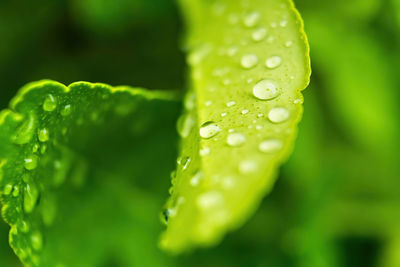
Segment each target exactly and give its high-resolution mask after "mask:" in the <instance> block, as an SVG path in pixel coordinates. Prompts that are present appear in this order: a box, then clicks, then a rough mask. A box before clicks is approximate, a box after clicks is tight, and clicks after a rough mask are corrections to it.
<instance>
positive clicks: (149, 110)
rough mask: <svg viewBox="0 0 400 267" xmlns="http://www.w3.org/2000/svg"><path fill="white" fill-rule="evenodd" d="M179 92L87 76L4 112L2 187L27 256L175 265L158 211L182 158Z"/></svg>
mask: <svg viewBox="0 0 400 267" xmlns="http://www.w3.org/2000/svg"><path fill="white" fill-rule="evenodd" d="M178 99H179V97H178V95H177V94H175V93H171V92H158V91H146V90H143V89H139V88H129V87H111V86H108V85H104V84H91V83H87V82H78V83H73V84H71V85H70V86H68V87H66V86H64V85H62V84H60V83H57V82H53V81H40V82H35V83H31V84H29V85H27V86H25V87H24V88H23V89H22V90H21V91H20V92H19V94H18V95H17V96H16V97H15V98H14V99H13V101H12V102H11V105H10V109H7V110H3V111H2V112H1V113H0V165H1V169H0V193H1V200H2V204H3V208H2V215H3V218H4V219H5V221H6V222H7V223H8V224H9V225H10V226H11V230H10V245H11V247H12V248H13V250H14V251H15V253H16V254H17V255H18V257H19V258H20V259H21V260H22V262H23V263H24V264H25V265H27V266H58V265H60V266H61V265H65V266H98V265H99V264H101V263H102V262H107V261H109V260H113V259H117V260H121V261H122V263H121V264H123V265H128V266H132V265H142V264H145V265H148V266H165V265H166V263H165V259H164V258H163V257H162V256H161V255H156V254H157V253H158V252H157V247H156V245H154V244H155V236H154V235H155V233H157V229H158V225H157V220H156V218H154V214H157V210H158V209H159V205H160V202H159V199H160V196H157V194H160V192H162V191H161V190H159V189H158V187H161V188H162V187H163V185H164V186H166V183H163V182H162V180H161V181H160V180H159V179H158V178H160V177H163V176H165V175H166V174H167V173H168V172H169V171H170V170H171V168H172V167H173V161H172V160H170V158H173V157H174V155H175V153H174V147H175V139H176V137H175V136H176V134H175V132H174V127H171V125H173V124H174V122H175V119H176V116H177V113H178V110H179V108H180V104H179V100H178ZM155 151H156V153H155ZM154 165H156V166H157V168H154ZM138 188H142V189H141V190H138ZM143 189H144V190H143ZM151 192H152V193H151ZM153 194H155V195H156V196H153ZM140 203H146V205H145V206H144V205H142V204H140ZM142 207H146V208H145V209H144V208H142ZM121 229H122V231H123V232H124V235H123V236H121V232H118V231H119V230H121ZM153 239H154V240H153ZM135 244H137V245H135ZM139 244H140V246H139ZM134 248H136V250H137V251H141V250H144V251H147V254H146V253H142V254H145V255H149V257H147V258H146V256H143V257H141V258H140V257H138V256H137V255H136V256H135V254H134V253H132V251H130V250H131V249H132V250H133V249H134ZM82 251H85V254H84V255H83V254H82ZM122 251H125V253H124V252H122ZM110 264H111V263H110Z"/></svg>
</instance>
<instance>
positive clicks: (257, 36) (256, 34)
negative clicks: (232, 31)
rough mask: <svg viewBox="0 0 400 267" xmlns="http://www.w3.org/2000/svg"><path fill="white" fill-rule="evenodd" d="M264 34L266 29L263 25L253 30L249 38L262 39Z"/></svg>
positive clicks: (265, 34) (257, 40)
mask: <svg viewBox="0 0 400 267" xmlns="http://www.w3.org/2000/svg"><path fill="white" fill-rule="evenodd" d="M266 36H267V29H266V28H263V27H261V28H258V29H256V30H254V31H253V33H252V34H251V38H252V39H253V40H254V41H256V42H259V41H262V40H263V39H264V38H265V37H266Z"/></svg>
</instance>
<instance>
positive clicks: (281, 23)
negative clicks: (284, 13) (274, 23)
mask: <svg viewBox="0 0 400 267" xmlns="http://www.w3.org/2000/svg"><path fill="white" fill-rule="evenodd" d="M279 25H280V26H281V27H282V28H284V27H286V26H287V25H288V21H287V20H285V19H284V20H282V21H281V22H279Z"/></svg>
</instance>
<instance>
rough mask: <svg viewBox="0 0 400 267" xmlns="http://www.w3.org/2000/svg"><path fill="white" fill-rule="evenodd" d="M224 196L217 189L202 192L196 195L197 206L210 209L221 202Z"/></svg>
mask: <svg viewBox="0 0 400 267" xmlns="http://www.w3.org/2000/svg"><path fill="white" fill-rule="evenodd" d="M223 202H224V198H223V196H222V194H221V193H220V192H218V191H210V192H206V193H202V194H201V195H199V196H198V197H197V201H196V203H197V206H198V207H199V208H200V209H203V210H207V209H212V208H215V207H218V206H221V204H223Z"/></svg>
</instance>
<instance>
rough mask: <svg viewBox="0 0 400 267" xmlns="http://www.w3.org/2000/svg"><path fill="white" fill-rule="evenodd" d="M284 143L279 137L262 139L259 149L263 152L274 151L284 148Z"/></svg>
mask: <svg viewBox="0 0 400 267" xmlns="http://www.w3.org/2000/svg"><path fill="white" fill-rule="evenodd" d="M282 147H283V143H282V141H280V140H278V139H268V140H264V141H262V142H261V143H260V144H259V146H258V149H259V150H260V151H261V152H263V153H274V152H277V151H279V150H280V149H282Z"/></svg>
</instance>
